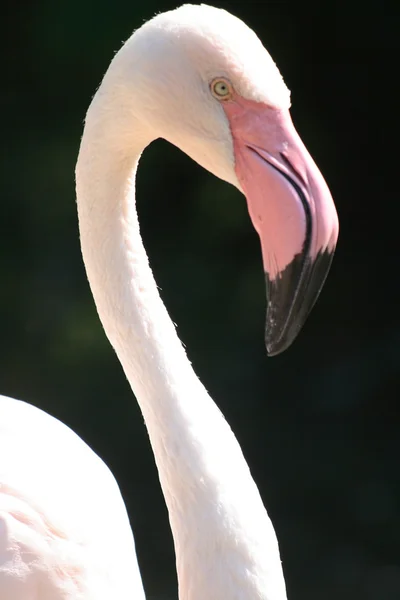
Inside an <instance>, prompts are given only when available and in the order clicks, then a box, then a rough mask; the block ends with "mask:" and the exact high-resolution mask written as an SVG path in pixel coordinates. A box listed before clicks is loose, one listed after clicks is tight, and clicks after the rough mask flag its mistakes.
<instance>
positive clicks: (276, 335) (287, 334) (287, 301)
mask: <svg viewBox="0 0 400 600" xmlns="http://www.w3.org/2000/svg"><path fill="white" fill-rule="evenodd" d="M332 258H333V251H328V250H325V251H324V252H321V253H319V254H318V255H317V257H316V258H315V259H314V260H311V259H310V258H309V257H304V256H302V255H300V254H299V255H297V256H296V257H295V258H294V260H293V261H292V262H291V263H290V264H289V265H288V266H287V267H286V269H285V270H284V271H283V272H282V273H280V274H279V276H278V277H277V278H276V279H275V280H273V281H271V280H270V277H269V275H268V273H266V274H265V278H266V286H267V324H266V331H265V345H266V348H267V354H268V356H277V355H278V354H281V353H282V352H283V351H284V350H286V349H287V348H288V347H289V346H290V345H291V344H292V342H293V341H294V340H295V339H296V337H297V335H298V334H299V332H300V330H301V328H302V326H303V325H304V323H305V321H306V319H307V317H308V315H309V313H310V311H311V309H312V307H313V306H314V304H315V302H316V300H317V298H318V296H319V293H320V291H321V289H322V286H323V284H324V282H325V279H326V276H327V274H328V271H329V268H330V266H331V262H332Z"/></svg>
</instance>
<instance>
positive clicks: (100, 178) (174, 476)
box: [76, 88, 286, 600]
mask: <svg viewBox="0 0 400 600" xmlns="http://www.w3.org/2000/svg"><path fill="white" fill-rule="evenodd" d="M105 105H106V104H105V103H104V98H103V97H102V89H101V88H100V90H99V92H98V93H97V96H96V97H95V99H94V101H93V103H92V106H91V108H90V109H89V112H88V115H87V119H86V125H85V131H84V135H83V139H82V144H81V149H80V154H79V159H78V164H77V171H76V176H77V200H78V215H79V227H80V235H81V245H82V253H83V258H84V262H85V266H86V270H87V275H88V279H89V281H90V285H91V289H92V292H93V296H94V299H95V302H96V306H97V310H98V313H99V316H100V319H101V321H102V324H103V326H104V329H105V331H106V334H107V336H108V338H109V340H110V342H111V344H112V345H113V347H114V349H115V351H116V353H117V355H118V357H119V359H120V361H121V364H122V366H123V368H124V371H125V373H126V376H127V378H128V380H129V382H130V384H131V386H132V389H133V392H134V393H135V395H136V398H137V400H138V403H139V405H140V408H141V410H142V413H143V416H144V419H145V422H146V426H147V429H148V433H149V437H150V441H151V445H152V448H153V451H154V455H155V460H156V463H157V467H158V471H159V477H160V482H161V485H162V489H163V493H164V496H165V500H166V503H167V507H168V511H169V517H170V523H171V529H172V533H173V536H174V543H175V550H176V558H177V571H178V580H179V589H180V598H181V600H204V598H210V599H216V600H217V599H218V600H219V599H220V598H230V599H236V598H237V599H238V600H239V599H240V600H250V598H251V599H253V598H260V599H264V600H283V599H284V598H286V593H285V585H284V581H283V575H282V570H281V565H280V559H279V551H278V546H277V541H276V537H275V533H274V530H273V527H272V525H271V523H270V520H269V518H268V516H267V513H266V511H265V509H264V507H263V504H262V501H261V498H260V496H259V493H258V490H257V488H256V486H255V484H254V482H253V480H252V478H251V475H250V472H249V470H248V467H247V464H246V462H245V460H244V458H243V455H242V452H241V450H240V447H239V445H238V443H237V441H236V438H235V436H234V435H233V433H232V431H231V429H230V428H229V426H228V424H227V423H226V421H225V419H224V418H223V416H222V414H221V412H220V411H219V409H218V408H217V407H216V405H215V404H214V402H213V401H212V400H211V398H210V397H209V395H208V394H207V392H206V390H205V389H204V387H203V386H202V384H201V383H200V382H199V380H198V378H197V377H196V375H195V373H194V371H193V369H192V367H191V365H190V363H189V361H188V359H187V357H186V354H185V351H184V349H183V347H182V344H181V342H180V341H179V339H178V336H177V334H176V331H175V328H174V325H173V323H172V321H171V320H170V318H169V316H168V313H167V311H166V308H165V306H164V304H163V303H162V301H161V298H160V296H159V293H158V290H157V286H156V284H155V281H154V278H153V275H152V272H151V269H150V267H149V264H148V259H147V255H146V252H145V250H144V247H143V244H142V240H141V237H140V232H139V224H138V218H137V213H136V209H135V198H134V190H135V173H136V169H137V164H138V161H139V157H140V154H141V152H142V150H143V148H144V147H145V146H146V145H147V144H148V143H149V142H150V141H151V139H152V138H153V137H155V136H153V135H150V134H149V133H148V132H147V131H146V130H145V128H144V127H143V125H141V123H140V122H139V121H138V120H136V119H135V118H134V117H132V114H131V113H130V112H129V113H127V117H126V122H125V119H124V116H123V114H122V113H121V111H119V112H118V115H117V111H110V110H104V109H103V106H105ZM113 119H114V120H113ZM128 121H129V123H128ZM118 129H119V131H118ZM126 132H130V133H129V139H128V137H127V133H126ZM122 142H123V144H124V145H123V146H122ZM120 144H121V145H120Z"/></svg>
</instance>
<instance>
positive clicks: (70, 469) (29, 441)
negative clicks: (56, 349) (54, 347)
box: [0, 396, 144, 600]
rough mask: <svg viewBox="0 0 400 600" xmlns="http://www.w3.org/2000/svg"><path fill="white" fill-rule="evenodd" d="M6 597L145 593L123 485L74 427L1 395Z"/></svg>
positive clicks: (77, 599) (0, 503)
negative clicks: (121, 486)
mask: <svg viewBox="0 0 400 600" xmlns="http://www.w3.org/2000/svg"><path fill="white" fill-rule="evenodd" d="M0 456H1V461H0V598H1V600H81V599H82V600H83V599H84V600H89V599H92V598H93V599H96V600H97V599H99V600H102V599H103V598H104V600H106V599H107V598H108V599H109V598H121V599H122V598H129V599H132V600H141V599H142V598H143V599H144V593H143V588H142V584H141V579H140V574H139V569H138V565H137V560H136V554H135V545H134V540H133V536H132V532H131V528H130V525H129V520H128V516H127V513H126V509H125V505H124V502H123V500H122V497H121V494H120V492H119V488H118V485H117V483H116V481H115V479H114V477H113V475H112V473H111V471H110V470H109V469H108V467H107V466H106V465H105V463H104V462H103V461H102V460H101V459H100V458H99V457H98V456H97V455H96V454H95V453H94V452H93V450H91V448H90V447H89V446H88V445H87V444H85V442H83V441H82V439H81V438H80V437H79V436H78V435H76V433H74V432H73V431H72V430H71V429H70V428H69V427H67V426H66V425H64V424H63V423H61V422H60V421H59V420H57V419H55V418H54V417H51V416H50V415H48V414H47V413H45V412H44V411H42V410H40V409H38V408H36V407H34V406H32V405H30V404H27V403H25V402H21V401H18V400H13V399H11V398H7V397H5V396H0Z"/></svg>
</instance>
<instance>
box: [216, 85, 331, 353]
mask: <svg viewBox="0 0 400 600" xmlns="http://www.w3.org/2000/svg"><path fill="white" fill-rule="evenodd" d="M223 108H224V110H225V114H226V115H227V117H228V119H229V123H230V127H231V132H232V136H233V143H234V153H235V171H236V176H237V178H238V180H239V183H240V185H241V188H242V190H243V192H244V193H245V195H246V198H247V204H248V209H249V213H250V217H251V220H252V222H253V225H254V227H255V229H256V230H257V232H258V234H259V236H260V240H261V249H262V256H263V262H264V270H265V276H266V285H267V323H266V338H265V339H266V346H267V351H268V354H269V355H270V356H273V355H274V354H279V353H280V352H282V351H283V350H285V349H286V348H287V347H288V346H289V345H290V344H291V343H292V342H293V340H294V339H295V337H296V336H297V334H298V333H299V331H300V329H301V327H302V326H303V324H304V322H305V320H306V318H307V316H308V314H309V313H310V311H311V309H312V307H313V306H314V303H315V301H316V300H317V298H318V295H319V293H320V291H321V288H322V286H323V284H324V281H325V279H326V276H327V274H328V271H329V268H330V265H331V262H332V258H333V253H334V250H335V246H336V242H337V238H338V231H339V225H338V218H337V213H336V209H335V205H334V203H333V200H332V196H331V194H330V192H329V189H328V187H327V185H326V183H325V181H324V179H323V177H322V175H321V173H320V171H319V170H318V168H317V166H316V164H315V163H314V161H313V159H312V158H311V156H310V154H309V153H308V152H307V149H306V148H305V146H304V144H303V143H302V141H301V139H300V137H299V136H298V134H297V132H296V130H295V128H294V126H293V123H292V120H291V117H290V113H289V111H288V110H278V109H275V108H271V107H268V106H266V105H264V104H261V103H257V102H253V101H251V100H245V99H244V98H242V97H240V96H237V95H235V96H234V97H233V99H232V100H230V101H227V102H224V103H223Z"/></svg>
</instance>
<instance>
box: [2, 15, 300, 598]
mask: <svg viewBox="0 0 400 600" xmlns="http://www.w3.org/2000/svg"><path fill="white" fill-rule="evenodd" d="M215 77H225V78H228V79H229V81H230V82H231V84H232V89H235V93H237V94H238V96H240V97H242V98H244V99H246V100H247V101H254V102H258V103H260V104H263V105H264V104H265V105H268V106H269V107H272V109H276V110H277V111H278V113H279V111H284V110H287V109H288V107H289V104H290V100H289V92H288V90H287V88H286V86H285V84H284V83H283V80H282V78H281V76H280V74H279V72H278V70H277V68H276V66H275V65H274V63H273V61H272V59H271V57H270V56H269V54H268V53H267V52H266V50H265V49H264V48H263V46H262V45H261V42H260V41H259V40H258V38H257V37H256V35H255V34H254V33H253V32H252V31H251V30H250V29H249V28H248V27H246V25H244V24H243V23H242V22H241V21H240V20H239V19H236V18H235V17H233V16H231V15H230V14H228V13H227V12H225V11H223V10H218V9H214V8H212V7H208V6H204V5H202V6H191V5H187V6H183V7H181V8H179V9H177V10H175V11H172V12H168V13H165V14H161V15H158V16H157V17H155V18H154V19H152V20H151V21H149V22H148V23H146V24H145V25H144V26H143V27H141V28H140V29H139V30H138V31H137V32H136V33H134V34H133V36H132V37H131V38H130V39H129V40H128V41H127V43H126V44H125V45H124V46H123V48H122V49H121V50H120V51H119V52H118V54H117V55H116V56H115V57H114V59H113V61H112V63H111V66H110V68H109V70H108V72H107V73H106V75H105V77H104V79H103V82H102V84H101V86H100V88H99V90H98V91H97V93H96V95H95V97H94V99H93V102H92V104H91V106H90V108H89V111H88V114H87V118H86V124H85V130H84V135H83V139H82V144H81V149H80V154H79V159H78V164H77V170H76V180H77V200H78V214H79V226H80V235H81V245H82V252H83V258H84V262H85V266H86V270H87V274H88V279H89V282H90V285H91V289H92V292H93V296H94V299H95V302H96V307H97V310H98V313H99V316H100V319H101V321H102V324H103V326H104V329H105V331H106V334H107V336H108V338H109V340H110V342H111V344H112V345H113V347H114V348H115V350H116V352H117V355H118V357H119V359H120V361H121V364H122V366H123V369H124V371H125V374H126V376H127V378H128V380H129V382H130V384H131V386H132V389H133V391H134V393H135V395H136V398H137V400H138V402H139V405H140V408H141V410H142V413H143V416H144V419H145V422H146V426H147V429H148V433H149V437H150V441H151V445H152V448H153V451H154V455H155V459H156V463H157V467H158V470H159V476H160V482H161V485H162V489H163V493H164V496H165V500H166V503H167V507H168V511H169V517H170V523H171V529H172V533H173V537H174V543H175V550H176V558H177V572H178V580H179V597H180V598H181V600H228V599H229V600H256V599H258V600H284V599H285V598H286V592H285V584H284V579H283V574H282V568H281V563H280V557H279V550H278V544H277V540H276V536H275V533H274V530H273V527H272V524H271V522H270V519H269V517H268V515H267V512H266V510H265V508H264V506H263V503H262V501H261V498H260V495H259V492H258V490H257V487H256V485H255V483H254V481H253V479H252V477H251V474H250V472H249V469H248V466H247V464H246V462H245V460H244V458H243V455H242V452H241V449H240V447H239V445H238V443H237V441H236V438H235V436H234V435H233V433H232V431H231V429H230V427H229V425H228V424H227V423H226V421H225V419H224V417H223V415H222V414H221V412H220V411H219V409H218V408H217V406H216V405H215V404H214V402H213V401H212V400H211V398H210V397H209V395H208V393H207V392H206V390H205V389H204V387H203V386H202V384H201V383H200V382H199V380H198V379H197V377H196V375H195V373H194V371H193V369H192V367H191V365H190V363H189V361H188V359H187V357H186V353H185V351H184V349H183V347H182V344H181V342H180V341H179V339H178V337H177V335H176V332H175V327H174V325H173V324H172V322H171V320H170V318H169V316H168V314H167V311H166V309H165V307H164V305H163V303H162V301H161V299H160V296H159V293H158V289H157V286H156V284H155V282H154V279H153V276H152V272H151V269H150V267H149V264H148V260H147V256H146V252H145V250H144V248H143V245H142V241H141V237H140V233H139V224H138V220H137V214H136V209H135V196H134V194H135V173H136V168H137V164H138V161H139V158H140V155H141V153H142V151H143V149H144V148H145V147H146V146H147V145H148V144H149V143H150V142H151V141H152V140H154V139H155V138H157V137H163V138H165V139H166V140H168V141H170V142H171V143H173V144H175V145H176V146H178V147H180V148H181V149H182V150H183V151H185V152H186V153H187V154H188V155H189V156H191V157H192V158H193V159H194V160H196V161H197V162H198V163H199V164H201V165H203V166H204V167H205V168H207V169H209V170H210V171H211V172H213V173H214V174H216V175H217V176H219V177H221V178H222V179H225V180H226V181H228V182H230V183H233V184H234V185H236V186H237V187H238V188H239V189H242V188H241V184H240V183H239V180H238V177H237V172H236V171H235V156H234V144H233V139H232V132H231V125H232V123H230V122H229V119H228V118H227V115H226V114H225V112H224V108H223V106H222V103H219V102H218V101H217V100H216V99H215V97H213V96H212V94H211V93H210V81H212V80H213V78H215ZM285 168H286V167H285ZM271 173H272V171H271ZM282 182H283V183H282ZM278 184H279V185H283V184H284V185H286V186H287V182H286V180H284V179H280V180H279V181H278ZM285 190H286V188H285ZM289 191H290V190H289ZM149 201H150V200H149ZM303 220H304V219H303ZM0 457H1V460H0V600H103V599H104V600H106V599H107V600H123V599H124V600H125V599H126V600H129V599H132V600H139V599H142V598H144V594H143V589H142V584H141V580H140V575H139V570H138V566H137V561H136V555H135V547H134V541H133V537H132V533H131V530H130V527H129V522H128V518H127V514H126V510H125V507H124V503H123V500H122V498H121V495H120V493H119V490H118V486H117V484H116V482H115V480H114V478H113V476H112V474H111V473H110V471H109V470H108V468H107V467H106V466H105V465H104V463H103V462H102V461H101V460H100V459H99V458H98V457H97V456H96V455H95V454H94V453H93V452H92V451H91V450H90V448H89V447H88V446H87V445H86V444H84V443H83V442H82V440H80V439H79V438H78V436H76V435H75V434H74V433H73V432H72V431H71V430H70V429H68V428H67V427H66V426H65V425H63V424H61V423H60V422H58V421H57V420H56V419H54V418H52V417H50V416H48V415H47V414H45V413H44V412H42V411H39V410H38V409H36V408H34V407H32V406H29V405H27V404H24V403H22V402H18V401H15V400H11V399H9V398H4V397H2V398H1V399H0ZM131 460H132V461H133V460H135V457H131ZM154 568H155V570H156V569H157V565H154Z"/></svg>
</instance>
